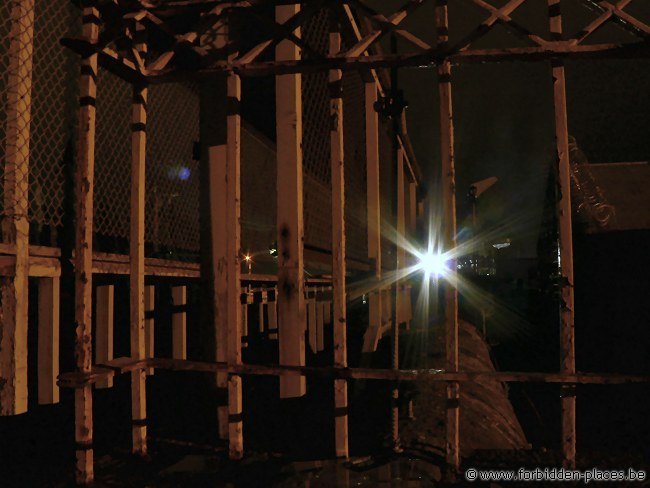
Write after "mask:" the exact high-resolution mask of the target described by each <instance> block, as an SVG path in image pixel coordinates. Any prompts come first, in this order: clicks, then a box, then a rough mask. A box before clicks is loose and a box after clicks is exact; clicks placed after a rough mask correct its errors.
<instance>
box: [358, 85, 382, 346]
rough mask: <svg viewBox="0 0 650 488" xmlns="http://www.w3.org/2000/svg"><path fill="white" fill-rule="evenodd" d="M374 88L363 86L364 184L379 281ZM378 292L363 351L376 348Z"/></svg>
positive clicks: (371, 253)
mask: <svg viewBox="0 0 650 488" xmlns="http://www.w3.org/2000/svg"><path fill="white" fill-rule="evenodd" d="M376 103H377V85H376V84H375V82H374V81H372V82H367V83H365V111H366V184H367V192H366V193H367V207H368V259H370V260H371V261H373V262H374V272H375V275H374V278H375V281H376V282H377V284H379V283H380V281H381V208H380V206H381V202H380V199H381V193H380V190H379V179H380V178H379V116H378V114H377V111H376V110H375V104H376ZM381 299H382V292H381V289H376V290H373V291H372V292H371V293H370V304H369V317H368V318H369V320H368V331H367V332H366V335H365V336H364V341H363V352H373V351H375V350H376V349H377V343H378V341H379V334H380V333H381V328H382V326H383V325H384V321H383V317H382V303H381Z"/></svg>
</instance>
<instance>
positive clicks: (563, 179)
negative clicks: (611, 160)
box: [548, 0, 576, 468]
mask: <svg viewBox="0 0 650 488" xmlns="http://www.w3.org/2000/svg"><path fill="white" fill-rule="evenodd" d="M548 13H549V22H550V30H551V35H552V36H553V38H554V39H553V40H561V38H562V13H561V11H560V0H548ZM551 70H552V75H553V106H554V110H555V142H556V147H557V153H556V157H557V161H556V164H557V178H558V186H559V192H560V198H559V200H558V202H557V214H558V224H559V246H560V258H559V260H560V263H559V266H560V270H559V271H560V289H561V303H560V372H561V373H565V374H575V372H576V357H575V329H574V310H575V309H574V290H573V243H572V222H571V168H570V161H569V130H568V123H567V106H566V79H565V76H564V62H563V61H562V60H561V59H552V60H551ZM561 396H562V400H561V402H562V455H563V457H564V465H565V467H567V468H575V462H576V397H575V385H565V386H563V387H562V395H561Z"/></svg>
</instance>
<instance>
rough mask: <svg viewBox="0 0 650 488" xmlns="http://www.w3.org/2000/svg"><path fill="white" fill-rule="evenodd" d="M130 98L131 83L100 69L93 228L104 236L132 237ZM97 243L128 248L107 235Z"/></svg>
mask: <svg viewBox="0 0 650 488" xmlns="http://www.w3.org/2000/svg"><path fill="white" fill-rule="evenodd" d="M131 99H132V95H131V85H129V84H128V83H125V82H124V81H122V80H120V79H119V78H117V77H115V76H113V75H111V74H110V73H108V72H107V71H105V70H102V69H100V70H99V75H98V77H97V121H96V131H97V136H96V139H95V199H94V212H95V215H94V224H95V227H94V229H95V232H96V233H97V234H98V235H99V236H101V237H112V238H118V239H119V238H123V239H128V237H129V215H130V205H129V201H130V199H129V195H130V181H131V180H130V178H131V165H130V161H131V111H130V107H131ZM95 246H96V247H97V248H98V249H99V250H101V251H107V252H116V251H126V248H122V249H120V248H118V247H117V245H116V243H114V242H111V241H108V240H106V239H95Z"/></svg>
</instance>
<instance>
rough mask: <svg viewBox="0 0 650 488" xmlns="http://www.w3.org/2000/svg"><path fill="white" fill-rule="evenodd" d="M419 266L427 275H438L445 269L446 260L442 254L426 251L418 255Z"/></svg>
mask: <svg viewBox="0 0 650 488" xmlns="http://www.w3.org/2000/svg"><path fill="white" fill-rule="evenodd" d="M419 268H420V269H422V270H423V271H424V273H425V274H426V275H427V276H430V275H434V276H440V275H442V274H443V273H444V272H445V271H447V262H446V260H445V258H444V257H443V256H442V254H438V253H432V252H428V253H426V254H423V255H422V256H420V264H419Z"/></svg>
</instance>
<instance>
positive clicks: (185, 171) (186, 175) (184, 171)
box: [178, 166, 192, 181]
mask: <svg viewBox="0 0 650 488" xmlns="http://www.w3.org/2000/svg"><path fill="white" fill-rule="evenodd" d="M191 174H192V173H191V171H190V169H189V168H188V167H187V166H181V168H180V169H179V170H178V179H179V180H181V181H187V180H189V179H190V175H191Z"/></svg>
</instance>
